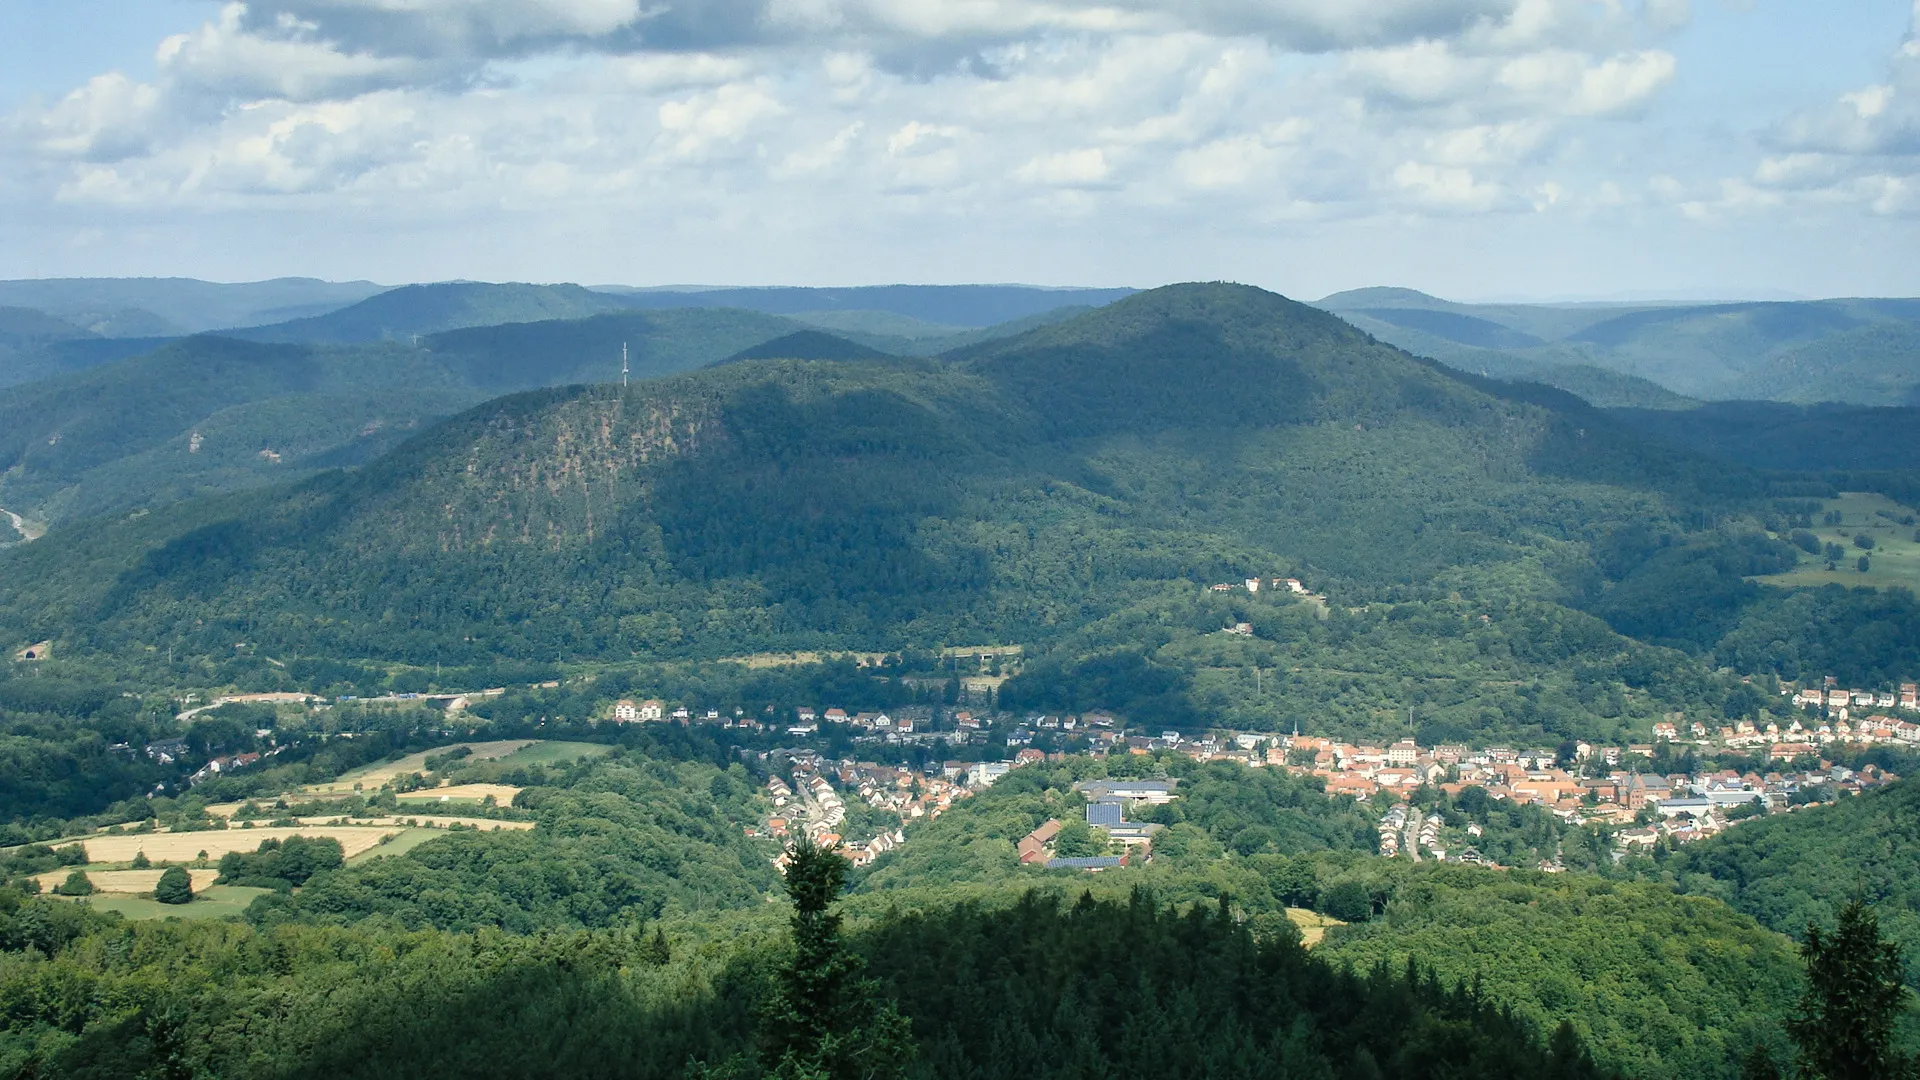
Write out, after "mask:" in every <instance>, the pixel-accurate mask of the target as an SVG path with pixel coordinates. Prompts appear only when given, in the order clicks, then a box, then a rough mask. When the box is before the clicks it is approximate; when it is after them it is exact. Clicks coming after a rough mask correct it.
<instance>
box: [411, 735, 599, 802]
mask: <svg viewBox="0 0 1920 1080" xmlns="http://www.w3.org/2000/svg"><path fill="white" fill-rule="evenodd" d="M476 745H478V744H476ZM612 749H613V747H611V746H605V745H602V744H601V743H586V742H558V741H540V742H530V743H527V744H525V745H524V746H522V747H521V748H520V749H518V750H515V751H514V752H512V753H510V754H506V755H503V756H501V757H499V758H497V759H496V760H498V761H499V762H500V764H502V765H558V764H560V763H561V762H564V761H578V760H580V759H581V758H585V757H599V756H601V755H603V754H606V753H607V752H609V751H611V750H612ZM439 752H440V753H445V752H446V751H444V750H442V751H439ZM473 755H474V757H475V758H480V757H482V756H483V755H482V754H481V753H480V751H479V750H477V749H476V750H475V751H474V752H473ZM469 760H471V759H469ZM470 786H474V787H484V786H487V785H481V784H476V785H470ZM442 790H445V789H442ZM510 790H514V791H517V790H518V789H517V788H515V789H510Z"/></svg>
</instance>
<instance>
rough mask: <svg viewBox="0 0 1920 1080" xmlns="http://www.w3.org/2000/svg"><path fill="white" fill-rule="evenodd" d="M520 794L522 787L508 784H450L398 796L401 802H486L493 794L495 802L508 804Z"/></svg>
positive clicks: (503, 804)
mask: <svg viewBox="0 0 1920 1080" xmlns="http://www.w3.org/2000/svg"><path fill="white" fill-rule="evenodd" d="M518 794H520V789H519V788H517V787H513V786H511V785H508V784H448V785H447V786H446V787H437V788H422V789H420V790H419V791H409V792H407V793H406V794H404V795H401V796H398V798H399V800H400V801H401V802H440V801H442V800H448V801H451V800H455V799H466V800H471V801H473V802H484V801H485V800H486V797H487V796H489V795H491V796H493V801H494V802H497V803H499V804H500V805H501V806H506V805H507V804H509V803H511V802H513V797H514V796H515V795H518Z"/></svg>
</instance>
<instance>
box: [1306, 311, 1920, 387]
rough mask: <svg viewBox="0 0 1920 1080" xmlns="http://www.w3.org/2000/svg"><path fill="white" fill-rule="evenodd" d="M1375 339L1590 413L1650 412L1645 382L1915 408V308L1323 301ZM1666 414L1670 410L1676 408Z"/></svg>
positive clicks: (1919, 330) (1919, 322)
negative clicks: (1553, 395) (1541, 385)
mask: <svg viewBox="0 0 1920 1080" xmlns="http://www.w3.org/2000/svg"><path fill="white" fill-rule="evenodd" d="M1319 304H1320V306H1322V307H1324V308H1326V309H1327V310H1330V311H1336V312H1338V313H1340V314H1341V315H1343V316H1345V317H1347V318H1349V319H1351V320H1353V321H1354V323H1355V324H1356V325H1358V326H1360V327H1362V328H1363V329H1365V330H1367V331H1368V332H1370V333H1372V334H1374V335H1375V336H1376V337H1379V338H1381V339H1382V340H1385V341H1391V342H1393V343H1394V344H1397V345H1400V346H1401V347H1403V348H1406V349H1409V350H1411V351H1413V352H1417V353H1420V354H1422V355H1425V356H1431V357H1433V358H1434V359H1437V360H1440V361H1442V362H1443V363H1447V364H1450V365H1453V366H1455V367H1458V368H1461V369H1463V370H1469V371H1489V372H1491V373H1497V374H1502V375H1505V376H1507V377H1516V378H1533V379H1537V380H1539V381H1543V382H1548V383H1553V384H1555V385H1564V386H1569V388H1571V386H1572V384H1574V383H1576V382H1584V383H1586V385H1587V386H1588V387H1589V391H1590V392H1594V393H1597V394H1599V395H1600V396H1599V397H1598V398H1596V403H1597V404H1602V405H1620V406H1628V405H1636V406H1637V405H1646V404H1651V403H1653V402H1654V401H1655V400H1656V398H1657V395H1653V394H1649V393H1648V392H1646V390H1644V389H1642V390H1639V391H1634V390H1632V389H1631V388H1630V384H1624V383H1615V384H1611V385H1607V386H1596V385H1595V384H1594V381H1593V379H1592V377H1591V376H1584V377H1583V376H1578V375H1576V374H1575V371H1576V369H1602V370H1606V371H1609V372H1612V373H1614V375H1616V376H1618V377H1620V378H1625V379H1638V380H1646V381H1648V382H1651V383H1653V384H1657V385H1658V386H1659V387H1661V388H1662V389H1664V390H1666V391H1668V392H1670V393H1674V394H1679V395H1683V396H1689V397H1694V398H1707V399H1736V398H1769V399H1777V400H1789V401H1797V402H1816V401H1837V402H1848V403H1853V404H1861V405H1898V404H1906V403H1909V402H1912V401H1920V300H1913V299H1899V298H1886V299H1873V298H1868V299H1834V300H1806V301H1751V302H1740V303H1710V304H1684V303H1647V304H1581V305H1525V304H1460V303H1454V302H1452V301H1447V300H1442V299H1440V298H1438V297H1434V296H1430V295H1427V294H1425V293H1421V292H1417V291H1415V290H1411V289H1394V288H1374V289H1357V290H1353V291H1351V292H1345V293H1336V294H1334V295H1332V296H1329V297H1326V298H1324V299H1322V300H1321V301H1320V302H1319ZM1674 404H1676V405H1677V404H1678V403H1677V402H1676V403H1674Z"/></svg>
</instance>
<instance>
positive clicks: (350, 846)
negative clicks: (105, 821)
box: [62, 825, 393, 863]
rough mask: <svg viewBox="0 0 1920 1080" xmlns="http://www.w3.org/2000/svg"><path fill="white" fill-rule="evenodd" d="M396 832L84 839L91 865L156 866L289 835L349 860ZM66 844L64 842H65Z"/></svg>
mask: <svg viewBox="0 0 1920 1080" xmlns="http://www.w3.org/2000/svg"><path fill="white" fill-rule="evenodd" d="M392 832H393V829H391V828H378V827H373V826H364V825H347V826H336V825H328V826H319V827H314V826H298V827H288V826H284V825H281V826H272V825H269V826H264V827H262V828H257V829H215V830H209V831H206V832H183V833H111V834H104V835H94V836H86V837H81V838H80V840H79V843H80V845H81V846H82V847H83V848H84V849H85V850H86V853H87V862H88V863H125V862H132V861H133V857H134V856H135V855H137V854H139V853H140V852H143V851H144V852H146V854H147V858H148V859H149V860H151V861H153V862H156V863H161V862H165V863H190V862H193V861H195V860H196V859H198V858H200V856H201V853H202V852H204V853H205V854H206V857H207V859H209V860H211V861H213V862H218V861H219V860H220V856H222V855H225V854H226V853H227V852H229V851H256V850H258V849H259V847H260V842H261V841H262V840H282V841H284V840H286V839H287V838H288V837H289V836H307V837H318V836H326V837H331V838H333V839H335V840H338V841H340V849H341V850H342V851H343V852H345V853H346V854H347V855H348V856H349V857H351V856H353V855H356V854H359V853H360V852H362V851H365V850H367V849H368V848H371V847H373V846H375V845H376V844H379V843H380V842H381V841H382V840H384V839H386V837H387V836H388V835H389V834H391V833H392ZM62 843H64V841H62Z"/></svg>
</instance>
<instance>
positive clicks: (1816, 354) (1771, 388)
mask: <svg viewBox="0 0 1920 1080" xmlns="http://www.w3.org/2000/svg"><path fill="white" fill-rule="evenodd" d="M1736 393H1738V395H1739V396H1741V397H1749V398H1759V399H1771V400H1774V401H1797V402H1817V401H1842V402H1849V403H1852V404H1856V405H1920V325H1916V324H1915V323H1912V322H1885V323H1873V324H1871V325H1868V326H1863V327H1860V328H1859V329H1855V330H1846V331H1842V332H1841V333H1838V334H1834V335H1831V336H1829V337H1826V338H1822V339H1820V340H1818V341H1814V342H1812V343H1810V344H1807V345H1802V346H1800V347H1798V348H1795V349H1791V350H1788V351H1786V352H1782V353H1776V354H1775V355H1773V356H1772V357H1771V358H1769V359H1768V360H1767V362H1766V364H1765V365H1764V366H1762V367H1761V368H1759V369H1758V370H1756V371H1751V372H1748V373H1747V375H1746V376H1745V377H1744V378H1743V379H1742V380H1741V383H1740V385H1739V386H1738V387H1737V388H1736Z"/></svg>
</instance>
